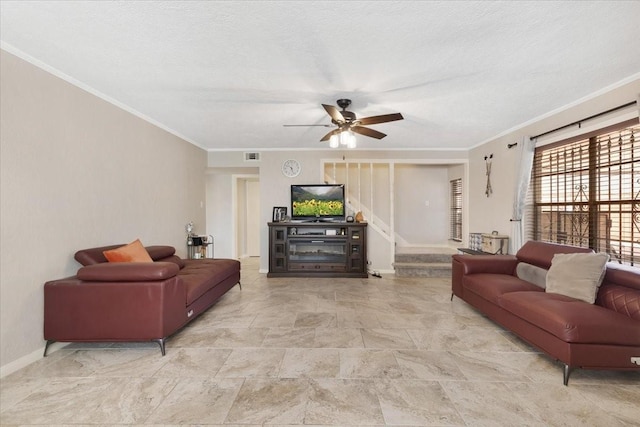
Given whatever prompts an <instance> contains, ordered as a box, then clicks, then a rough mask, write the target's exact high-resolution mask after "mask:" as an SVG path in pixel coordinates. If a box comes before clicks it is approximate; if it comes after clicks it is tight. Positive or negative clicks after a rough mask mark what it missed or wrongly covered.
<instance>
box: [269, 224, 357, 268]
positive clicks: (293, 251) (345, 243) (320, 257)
mask: <svg viewBox="0 0 640 427" xmlns="http://www.w3.org/2000/svg"><path fill="white" fill-rule="evenodd" d="M267 277H368V274H367V224H366V223H355V222H270V223H269V273H268V274H267Z"/></svg>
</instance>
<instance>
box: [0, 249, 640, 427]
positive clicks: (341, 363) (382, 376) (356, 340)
mask: <svg viewBox="0 0 640 427" xmlns="http://www.w3.org/2000/svg"><path fill="white" fill-rule="evenodd" d="M242 268H243V270H242V290H240V289H239V288H238V287H235V288H233V289H232V290H231V291H229V292H228V293H227V294H226V295H225V296H224V297H223V298H222V299H221V300H220V301H219V302H218V303H217V304H216V305H215V306H214V307H212V308H211V309H210V310H209V311H207V312H206V313H204V314H203V315H202V316H200V318H198V319H196V320H195V321H194V322H192V323H191V324H190V325H188V326H187V327H186V328H185V329H184V330H182V331H181V332H179V333H178V334H176V335H175V336H174V337H172V338H171V339H170V340H169V341H168V342H167V355H166V356H165V357H161V355H160V351H159V348H158V346H157V345H156V344H150V343H141V344H127V345H122V344H102V345H76V344H74V345H70V346H68V347H65V348H63V349H61V350H58V351H56V352H54V353H52V354H51V355H50V356H48V357H46V358H43V359H41V360H39V361H38V362H36V363H34V364H32V365H30V366H28V367H26V368H24V369H22V370H20V371H18V372H16V373H14V374H12V375H10V376H7V377H5V378H3V379H2V380H1V387H0V389H1V400H0V424H2V425H3V426H10V425H16V426H19V425H102V426H108V425H123V424H127V425H225V426H229V425H242V426H247V425H264V424H269V425H278V426H288V425H301V424H304V425H316V426H328V425H341V426H352V425H358V426H364V425H397V426H434V425H438V426H500V425H506V426H515V425H518V426H521V425H523V426H524V425H526V426H631V425H635V426H637V425H640V373H633V374H632V373H622V372H611V371H609V372H603V371H580V370H578V371H575V372H574V373H573V374H572V377H571V381H570V382H569V386H568V387H565V386H563V385H562V370H561V367H560V365H558V364H557V363H555V362H554V361H552V360H550V359H548V358H547V357H545V356H544V355H542V354H539V353H537V352H536V351H535V350H534V349H532V348H530V347H529V346H527V345H526V344H524V343H523V342H521V341H520V340H518V339H517V338H515V337H513V336H512V335H511V334H510V333H508V332H506V331H504V330H502V329H501V328H499V327H497V326H496V325H495V324H493V323H492V322H491V321H489V320H487V319H485V318H484V317H482V316H481V315H479V314H478V313H476V312H475V311H474V310H473V309H471V308H470V307H469V306H467V305H466V304H465V303H463V302H462V301H460V300H458V299H455V298H454V300H453V302H451V301H449V296H450V284H449V279H421V278H395V277H393V276H389V277H383V278H381V279H378V278H373V277H372V278H370V279H300V278H295V279H294V278H287V279H273V278H272V279H267V278H266V277H265V275H264V274H260V273H258V260H257V259H249V260H246V261H244V262H243V266H242Z"/></svg>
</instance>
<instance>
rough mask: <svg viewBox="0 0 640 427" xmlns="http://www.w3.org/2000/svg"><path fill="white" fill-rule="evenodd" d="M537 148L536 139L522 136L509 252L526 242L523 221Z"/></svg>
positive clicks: (514, 251)
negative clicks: (524, 240)
mask: <svg viewBox="0 0 640 427" xmlns="http://www.w3.org/2000/svg"><path fill="white" fill-rule="evenodd" d="M535 148H536V141H535V140H533V139H530V138H529V137H528V136H525V137H524V138H522V142H521V143H520V144H518V151H519V153H518V154H519V156H518V157H519V159H518V163H517V167H518V169H517V170H516V173H517V176H516V179H517V181H516V186H515V192H514V195H513V212H512V214H511V239H509V241H510V245H509V246H510V248H509V253H511V254H515V253H516V252H518V249H520V248H521V247H522V245H523V244H524V242H523V241H522V240H523V235H524V224H523V221H522V217H523V213H524V205H525V200H526V198H527V191H528V190H529V181H530V180H531V168H532V166H533V154H534V151H535Z"/></svg>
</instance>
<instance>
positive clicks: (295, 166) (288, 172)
mask: <svg viewBox="0 0 640 427" xmlns="http://www.w3.org/2000/svg"><path fill="white" fill-rule="evenodd" d="M301 170H302V168H301V167H300V163H298V161H297V160H294V159H289V160H285V161H284V163H282V173H283V174H284V176H286V177H288V178H293V177H296V176H298V175H300V171H301Z"/></svg>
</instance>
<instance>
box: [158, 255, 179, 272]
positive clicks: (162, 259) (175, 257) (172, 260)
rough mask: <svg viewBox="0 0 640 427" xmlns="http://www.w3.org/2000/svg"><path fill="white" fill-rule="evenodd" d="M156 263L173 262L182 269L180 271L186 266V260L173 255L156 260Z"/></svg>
mask: <svg viewBox="0 0 640 427" xmlns="http://www.w3.org/2000/svg"><path fill="white" fill-rule="evenodd" d="M154 261H155V262H172V263H174V264H176V265H177V266H178V267H180V269H183V268H184V266H185V263H184V260H183V259H182V258H180V257H179V256H178V255H171V256H168V257H166V258H160V259H156V260H154Z"/></svg>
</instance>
